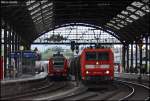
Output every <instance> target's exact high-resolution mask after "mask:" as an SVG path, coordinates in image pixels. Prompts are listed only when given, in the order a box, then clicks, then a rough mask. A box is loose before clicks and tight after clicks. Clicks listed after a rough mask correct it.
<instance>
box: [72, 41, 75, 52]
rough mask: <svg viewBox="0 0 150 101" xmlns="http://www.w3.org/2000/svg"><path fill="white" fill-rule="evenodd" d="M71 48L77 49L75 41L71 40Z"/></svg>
mask: <svg viewBox="0 0 150 101" xmlns="http://www.w3.org/2000/svg"><path fill="white" fill-rule="evenodd" d="M71 50H72V51H74V50H75V41H71Z"/></svg>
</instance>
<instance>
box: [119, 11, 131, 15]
mask: <svg viewBox="0 0 150 101" xmlns="http://www.w3.org/2000/svg"><path fill="white" fill-rule="evenodd" d="M121 14H125V15H128V14H129V12H127V11H122V12H121Z"/></svg>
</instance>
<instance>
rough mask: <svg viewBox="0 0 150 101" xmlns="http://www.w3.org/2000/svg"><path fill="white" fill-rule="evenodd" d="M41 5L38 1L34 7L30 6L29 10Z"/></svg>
mask: <svg viewBox="0 0 150 101" xmlns="http://www.w3.org/2000/svg"><path fill="white" fill-rule="evenodd" d="M39 5H40V4H39V3H36V4H34V5H33V6H32V7H29V8H28V10H32V9H34V8H36V7H38V6H39Z"/></svg>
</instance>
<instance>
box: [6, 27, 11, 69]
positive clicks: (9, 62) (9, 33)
mask: <svg viewBox="0 0 150 101" xmlns="http://www.w3.org/2000/svg"><path fill="white" fill-rule="evenodd" d="M10 53H11V27H10V28H9V30H8V55H7V56H8V67H9V69H10V65H11V58H10V56H9V54H10Z"/></svg>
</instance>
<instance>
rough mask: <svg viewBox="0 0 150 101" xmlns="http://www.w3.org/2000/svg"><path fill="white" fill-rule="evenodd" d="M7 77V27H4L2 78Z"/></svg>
mask: <svg viewBox="0 0 150 101" xmlns="http://www.w3.org/2000/svg"><path fill="white" fill-rule="evenodd" d="M6 76H7V26H6V24H5V25H4V77H6Z"/></svg>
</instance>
